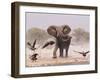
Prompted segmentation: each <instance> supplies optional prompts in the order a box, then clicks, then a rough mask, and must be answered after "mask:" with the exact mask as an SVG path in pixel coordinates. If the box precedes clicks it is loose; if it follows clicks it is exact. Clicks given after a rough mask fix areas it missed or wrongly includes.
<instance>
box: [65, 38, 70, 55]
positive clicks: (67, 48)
mask: <svg viewBox="0 0 100 80" xmlns="http://www.w3.org/2000/svg"><path fill="white" fill-rule="evenodd" d="M70 42H71V39H70V40H69V41H68V45H67V47H66V55H65V56H66V57H68V50H69V46H70Z"/></svg>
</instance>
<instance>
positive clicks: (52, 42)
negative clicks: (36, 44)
mask: <svg viewBox="0 0 100 80" xmlns="http://www.w3.org/2000/svg"><path fill="white" fill-rule="evenodd" d="M53 44H55V42H54V41H49V42H46V43H45V45H44V46H43V47H42V49H43V48H45V47H47V46H49V45H53Z"/></svg>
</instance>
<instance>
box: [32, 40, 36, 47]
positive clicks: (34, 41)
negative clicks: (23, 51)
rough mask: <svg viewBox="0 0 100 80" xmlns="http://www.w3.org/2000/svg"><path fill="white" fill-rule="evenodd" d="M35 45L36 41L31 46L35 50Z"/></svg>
mask: <svg viewBox="0 0 100 80" xmlns="http://www.w3.org/2000/svg"><path fill="white" fill-rule="evenodd" d="M35 44H36V40H35V41H34V43H33V45H32V47H33V48H35Z"/></svg>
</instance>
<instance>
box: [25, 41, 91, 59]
mask: <svg viewBox="0 0 100 80" xmlns="http://www.w3.org/2000/svg"><path fill="white" fill-rule="evenodd" d="M54 43H55V42H54V41H49V42H47V43H46V44H45V45H44V46H43V47H42V49H43V48H45V47H47V46H48V45H53V44H54ZM27 45H28V46H29V48H30V49H31V50H32V51H35V50H36V49H37V48H36V47H35V45H36V40H34V42H33V45H31V44H30V43H29V42H28V43H27ZM74 52H76V53H79V54H81V55H82V56H83V57H86V56H87V54H88V53H89V52H90V51H82V52H78V51H74ZM38 55H39V54H38V53H35V52H34V53H33V54H32V55H31V56H30V59H31V60H32V61H36V60H37V56H38Z"/></svg>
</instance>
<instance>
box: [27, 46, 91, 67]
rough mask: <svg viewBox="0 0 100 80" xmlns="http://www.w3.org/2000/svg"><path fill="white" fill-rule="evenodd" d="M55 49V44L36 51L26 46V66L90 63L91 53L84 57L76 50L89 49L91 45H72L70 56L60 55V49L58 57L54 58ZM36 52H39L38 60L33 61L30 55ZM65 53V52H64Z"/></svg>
mask: <svg viewBox="0 0 100 80" xmlns="http://www.w3.org/2000/svg"><path fill="white" fill-rule="evenodd" d="M53 49H54V46H52V47H49V48H45V49H41V48H38V49H37V50H36V51H32V50H30V49H29V48H28V47H27V48H26V67H39V66H58V65H81V64H89V62H90V53H89V54H87V56H86V57H83V56H82V55H81V54H79V53H77V52H74V50H76V51H88V50H89V45H88V44H82V45H70V48H69V52H68V57H63V58H60V57H59V49H58V51H57V58H56V59H53V58H52V57H53ZM34 53H38V54H39V56H37V60H36V61H33V60H31V59H30V56H31V55H32V54H34ZM64 55H65V53H64Z"/></svg>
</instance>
